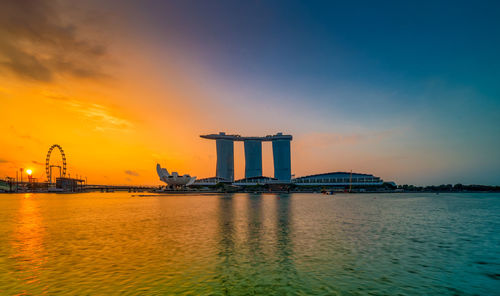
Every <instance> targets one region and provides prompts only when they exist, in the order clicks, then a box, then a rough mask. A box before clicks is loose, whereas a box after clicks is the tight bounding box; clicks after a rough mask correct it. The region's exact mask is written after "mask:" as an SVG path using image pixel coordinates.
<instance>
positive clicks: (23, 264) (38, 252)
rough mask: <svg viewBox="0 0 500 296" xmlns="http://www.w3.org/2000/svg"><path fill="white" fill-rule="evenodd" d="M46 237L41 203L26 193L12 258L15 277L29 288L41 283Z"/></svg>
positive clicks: (22, 200)
mask: <svg viewBox="0 0 500 296" xmlns="http://www.w3.org/2000/svg"><path fill="white" fill-rule="evenodd" d="M44 235H45V229H44V227H43V220H42V215H41V213H40V205H39V202H38V200H37V198H36V196H34V195H33V194H32V193H25V194H24V196H23V198H21V199H20V206H19V212H18V215H17V223H16V227H15V230H14V233H13V239H12V240H11V244H12V252H13V253H12V255H11V258H12V259H15V270H16V271H17V272H16V275H15V277H17V279H18V280H20V281H23V282H25V284H26V286H27V287H30V286H33V285H38V284H39V281H40V273H41V268H42V265H43V263H44V248H43V239H44ZM22 294H23V293H21V295H22Z"/></svg>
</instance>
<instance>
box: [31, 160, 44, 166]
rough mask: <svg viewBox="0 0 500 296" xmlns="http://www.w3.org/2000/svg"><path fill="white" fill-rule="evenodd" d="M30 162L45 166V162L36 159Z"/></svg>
mask: <svg viewBox="0 0 500 296" xmlns="http://www.w3.org/2000/svg"><path fill="white" fill-rule="evenodd" d="M31 162H32V163H33V164H36V165H39V166H45V163H42V162H39V161H36V160H32V161H31Z"/></svg>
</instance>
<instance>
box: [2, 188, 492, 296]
mask: <svg viewBox="0 0 500 296" xmlns="http://www.w3.org/2000/svg"><path fill="white" fill-rule="evenodd" d="M25 294H27V295H45V294H47V295H114V294H120V295H121V294H123V295H171V294H180V295H337V294H338V295H366V294H370V295H499V294H500V195H499V194H470V193H449V194H446V193H441V194H439V195H436V194H431V193H418V194H337V195H333V196H330V195H321V194H302V193H299V194H243V193H242V194H239V193H238V194H206V195H204V194H197V193H193V194H182V195H181V194H179V195H152V194H151V195H149V194H144V195H137V194H133V193H125V192H121V193H120V192H117V193H84V194H31V193H26V194H3V195H0V295H25Z"/></svg>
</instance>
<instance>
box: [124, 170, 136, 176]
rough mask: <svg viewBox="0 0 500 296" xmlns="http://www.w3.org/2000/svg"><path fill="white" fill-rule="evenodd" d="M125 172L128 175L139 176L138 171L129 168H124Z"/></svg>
mask: <svg viewBox="0 0 500 296" xmlns="http://www.w3.org/2000/svg"><path fill="white" fill-rule="evenodd" d="M125 174H127V175H130V176H134V177H138V176H139V173H138V172H135V171H131V170H126V171H125Z"/></svg>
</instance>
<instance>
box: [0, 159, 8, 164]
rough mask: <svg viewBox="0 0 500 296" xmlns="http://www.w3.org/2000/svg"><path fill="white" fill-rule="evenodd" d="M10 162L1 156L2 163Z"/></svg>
mask: <svg viewBox="0 0 500 296" xmlns="http://www.w3.org/2000/svg"><path fill="white" fill-rule="evenodd" d="M8 162H9V161H8V160H5V159H2V158H0V163H8Z"/></svg>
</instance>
